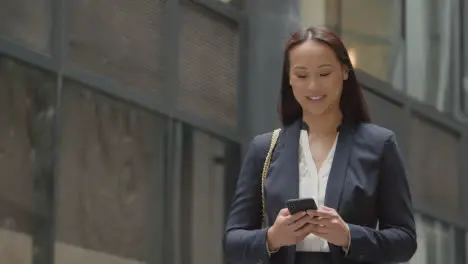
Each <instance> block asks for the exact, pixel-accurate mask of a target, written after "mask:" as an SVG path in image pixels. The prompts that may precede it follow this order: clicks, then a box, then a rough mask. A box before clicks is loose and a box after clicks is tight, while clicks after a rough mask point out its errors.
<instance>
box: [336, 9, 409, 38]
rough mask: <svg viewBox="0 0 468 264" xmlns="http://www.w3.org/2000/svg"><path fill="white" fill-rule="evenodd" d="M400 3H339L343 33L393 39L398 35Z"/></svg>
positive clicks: (400, 21) (400, 22) (400, 20)
mask: <svg viewBox="0 0 468 264" xmlns="http://www.w3.org/2000/svg"><path fill="white" fill-rule="evenodd" d="M401 2H402V1H387V0H353V1H346V0H342V1H341V14H342V17H341V28H342V31H343V32H353V33H355V34H360V35H365V36H372V37H375V38H381V39H388V40H391V39H394V38H395V37H396V36H398V35H399V34H400V32H399V31H400V28H401V24H402V19H401V18H402V16H401V14H402V13H401V10H402V8H401Z"/></svg>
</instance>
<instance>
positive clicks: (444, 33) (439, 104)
mask: <svg viewBox="0 0 468 264" xmlns="http://www.w3.org/2000/svg"><path fill="white" fill-rule="evenodd" d="M406 3H407V6H406V9H407V14H406V54H407V58H406V61H407V65H406V72H407V83H406V87H407V91H408V94H409V95H411V96H412V97H414V98H416V99H418V100H420V101H423V102H426V103H428V104H431V105H433V106H435V107H436V108H437V109H439V110H440V111H444V110H447V107H448V105H449V96H448V95H449V87H452V86H453V85H455V84H454V83H453V81H454V79H455V78H453V75H452V72H454V67H455V65H454V64H453V60H452V59H451V58H452V56H453V55H454V54H453V48H452V47H453V39H454V34H455V33H456V32H455V31H454V29H453V27H452V20H453V19H452V17H453V16H454V13H453V11H452V10H455V9H453V8H451V7H452V5H453V1H452V0H451V1H447V0H431V1H423V0H415V1H406Z"/></svg>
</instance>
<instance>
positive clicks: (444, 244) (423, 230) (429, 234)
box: [410, 215, 456, 264]
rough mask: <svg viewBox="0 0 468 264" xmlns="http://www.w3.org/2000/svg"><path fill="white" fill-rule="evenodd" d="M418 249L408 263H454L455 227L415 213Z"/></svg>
mask: <svg viewBox="0 0 468 264" xmlns="http://www.w3.org/2000/svg"><path fill="white" fill-rule="evenodd" d="M415 220H416V228H417V230H416V232H417V234H418V250H417V251H416V254H415V255H414V257H413V259H412V260H411V261H410V264H440V263H444V264H445V263H447V264H456V263H455V262H456V255H455V254H456V251H455V248H456V247H455V229H454V228H453V227H452V226H450V225H446V224H444V223H442V222H440V221H437V220H432V219H428V218H425V217H423V216H421V215H416V218H415Z"/></svg>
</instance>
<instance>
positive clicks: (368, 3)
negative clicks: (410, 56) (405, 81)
mask: <svg viewBox="0 0 468 264" xmlns="http://www.w3.org/2000/svg"><path fill="white" fill-rule="evenodd" d="M340 10H341V14H342V15H341V20H340V28H339V32H340V33H341V34H342V36H343V41H344V42H345V45H346V46H347V48H348V49H349V51H350V53H351V56H352V57H354V67H355V68H357V69H361V70H363V71H365V72H368V73H369V74H371V75H373V76H376V77H378V78H379V79H382V80H385V81H391V82H396V81H401V79H402V76H399V75H397V74H396V72H395V69H396V67H397V65H398V63H401V62H400V61H401V58H402V56H403V54H404V52H403V51H404V50H403V49H402V46H401V41H402V39H401V36H402V33H401V27H402V26H401V25H402V19H401V18H402V7H401V1H385V0H358V1H341V7H340ZM400 75H401V74H400ZM393 79H395V80H393Z"/></svg>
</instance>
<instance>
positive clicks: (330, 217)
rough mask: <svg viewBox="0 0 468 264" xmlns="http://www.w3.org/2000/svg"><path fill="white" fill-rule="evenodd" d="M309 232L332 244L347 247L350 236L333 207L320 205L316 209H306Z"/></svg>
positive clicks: (345, 225)
mask: <svg viewBox="0 0 468 264" xmlns="http://www.w3.org/2000/svg"><path fill="white" fill-rule="evenodd" d="M307 214H308V215H309V216H310V217H308V220H309V223H310V224H311V226H312V228H311V233H312V234H314V235H316V236H319V237H321V238H323V239H325V240H327V241H328V242H330V243H332V244H333V245H336V246H339V247H343V248H345V249H348V246H349V241H350V240H351V236H350V233H349V229H348V226H347V224H346V223H345V221H344V220H343V219H342V218H341V217H340V215H339V214H338V213H337V212H336V211H335V209H333V208H328V207H325V206H323V207H321V208H320V209H318V210H317V211H315V210H308V211H307Z"/></svg>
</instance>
